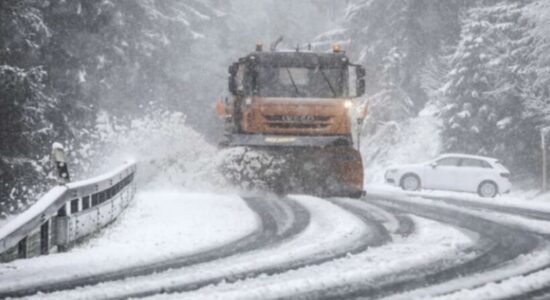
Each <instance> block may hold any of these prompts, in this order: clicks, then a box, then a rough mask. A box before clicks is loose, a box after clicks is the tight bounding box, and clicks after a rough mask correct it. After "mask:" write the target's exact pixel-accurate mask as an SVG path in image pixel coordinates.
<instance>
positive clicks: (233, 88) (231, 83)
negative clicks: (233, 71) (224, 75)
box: [227, 76, 237, 95]
mask: <svg viewBox="0 0 550 300" xmlns="http://www.w3.org/2000/svg"><path fill="white" fill-rule="evenodd" d="M227 80H228V82H227V88H228V89H229V92H230V93H231V94H232V95H236V94H237V84H236V83H235V76H229V78H228V79H227Z"/></svg>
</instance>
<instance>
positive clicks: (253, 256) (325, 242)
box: [36, 196, 370, 299]
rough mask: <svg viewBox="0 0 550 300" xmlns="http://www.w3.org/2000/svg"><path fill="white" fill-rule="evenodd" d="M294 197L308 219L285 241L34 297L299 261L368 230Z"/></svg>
mask: <svg viewBox="0 0 550 300" xmlns="http://www.w3.org/2000/svg"><path fill="white" fill-rule="evenodd" d="M296 200H297V201H298V202H299V203H300V204H302V205H303V206H305V207H306V208H307V210H308V211H309V212H310V213H311V221H310V224H309V225H308V227H307V228H306V229H305V230H304V231H303V232H302V233H300V234H299V235H298V236H296V237H294V238H292V239H291V240H289V241H286V242H285V243H281V244H277V245H276V246H274V247H270V248H264V249H261V250H259V251H253V252H248V253H243V254H240V255H236V256H233V257H228V258H225V259H220V260H217V261H212V262H209V263H204V264H199V265H194V266H189V267H186V268H183V269H177V270H170V271H166V272H163V273H159V274H154V275H151V276H142V277H137V278H129V279H127V280H124V281H121V282H107V283H103V284H100V285H98V286H94V287H84V288H81V289H79V290H75V291H67V292H60V293H53V294H49V295H40V296H37V297H36V298H40V299H44V298H46V299H48V298H50V299H61V298H63V299H83V298H87V299H97V298H105V297H106V296H107V295H108V296H109V297H117V296H123V297H126V296H124V295H125V293H128V292H130V293H135V292H139V291H143V290H148V289H156V288H159V287H168V286H171V285H173V284H185V283H191V282H197V281H200V280H208V279H212V278H218V277H220V276H224V277H229V276H231V275H234V274H239V273H243V272H253V271H255V270H258V269H261V268H269V267H275V266H280V265H282V264H286V263H289V262H299V261H303V260H304V259H310V258H312V257H324V256H327V255H331V253H334V252H338V251H342V250H343V249H349V248H350V247H351V246H353V245H356V244H357V243H358V242H360V241H361V240H364V239H365V238H366V236H365V235H367V234H370V232H369V230H368V228H366V227H365V224H364V223H363V222H362V221H361V220H359V219H358V218H357V217H355V216H354V215H352V214H350V213H349V212H347V211H345V210H342V209H340V208H339V207H338V206H336V205H334V204H332V203H329V202H327V201H324V200H322V199H319V198H315V197H308V196H299V197H297V198H296ZM208 219H209V220H211V219H212V218H208ZM46 296H47V297H46ZM180 297H181V296H180ZM176 298H179V297H176ZM199 298H200V297H199Z"/></svg>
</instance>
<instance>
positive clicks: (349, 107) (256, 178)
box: [216, 45, 365, 197]
mask: <svg viewBox="0 0 550 300" xmlns="http://www.w3.org/2000/svg"><path fill="white" fill-rule="evenodd" d="M364 77H365V69H364V68H363V67H361V66H359V65H355V64H352V63H351V62H350V61H349V59H348V58H347V56H346V55H345V53H344V52H342V51H341V50H340V48H339V47H338V46H333V51H332V52H326V53H325V52H323V53H318V52H317V53H316V52H312V51H299V50H292V51H262V47H261V45H257V46H256V51H254V52H252V53H250V54H248V55H246V56H244V57H242V58H240V59H239V60H238V61H237V62H236V63H234V64H232V65H231V66H230V67H229V92H230V93H231V96H230V97H228V98H226V99H225V100H218V102H217V104H216V110H217V112H218V114H219V115H220V116H221V117H222V118H223V119H224V120H225V139H224V141H222V142H221V143H220V145H221V146H222V147H225V148H235V149H240V150H238V151H235V154H234V155H233V161H231V163H228V164H227V165H226V167H224V170H223V171H224V173H226V175H227V176H228V177H230V178H231V179H232V180H234V181H235V182H236V183H239V184H241V186H243V185H242V183H244V182H246V184H245V185H244V186H245V187H248V188H257V187H258V186H257V185H260V186H261V185H263V186H261V187H263V188H268V189H271V190H272V191H274V192H276V193H281V194H286V193H291V192H292V193H308V194H315V195H322V196H347V197H360V196H361V195H362V194H364V192H363V163H362V159H361V155H360V152H359V151H358V150H357V149H356V146H357V144H358V141H356V139H355V138H354V137H355V135H354V134H353V133H352V132H353V130H354V128H355V127H356V126H354V124H352V121H353V120H357V122H360V121H359V120H362V119H361V118H363V117H364V116H361V117H359V118H355V116H353V112H354V111H355V110H356V103H355V101H356V98H357V97H359V96H361V95H363V94H364V92H365V80H364ZM251 173H254V174H251ZM260 183H261V184H260Z"/></svg>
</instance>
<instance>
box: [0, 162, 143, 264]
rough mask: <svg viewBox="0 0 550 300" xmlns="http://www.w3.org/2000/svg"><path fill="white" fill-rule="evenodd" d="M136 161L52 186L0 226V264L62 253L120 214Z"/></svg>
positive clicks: (127, 200) (131, 186)
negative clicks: (80, 179) (94, 175)
mask: <svg viewBox="0 0 550 300" xmlns="http://www.w3.org/2000/svg"><path fill="white" fill-rule="evenodd" d="M136 171H137V166H136V162H134V161H131V162H127V163H125V164H124V165H123V166H121V167H119V168H117V169H115V170H113V171H111V172H109V173H107V174H104V175H101V176H98V177H96V178H92V179H87V180H83V181H78V182H73V183H68V184H66V185H63V186H56V187H54V188H53V189H51V190H50V191H49V192H48V193H46V194H45V195H44V196H43V197H42V198H40V199H39V200H38V201H37V202H36V203H35V204H34V205H33V206H31V207H30V208H29V209H28V210H26V211H24V212H23V213H21V214H20V215H18V216H17V217H15V218H14V219H12V220H10V221H9V222H8V223H7V224H5V225H4V226H2V227H0V262H7V261H11V260H14V259H18V258H27V257H33V256H37V255H42V254H48V253H53V252H57V251H64V250H66V249H67V248H68V247H70V246H71V245H72V244H74V243H75V242H76V241H78V240H80V239H82V238H84V237H86V236H88V235H90V234H91V233H94V232H96V231H97V230H99V229H100V228H102V227H104V226H105V225H107V224H109V223H110V222H112V221H113V220H115V219H116V217H118V215H120V213H121V212H122V211H123V210H124V209H125V208H126V207H127V206H128V204H130V202H131V200H132V199H133V196H134V194H135V184H134V177H135V173H136Z"/></svg>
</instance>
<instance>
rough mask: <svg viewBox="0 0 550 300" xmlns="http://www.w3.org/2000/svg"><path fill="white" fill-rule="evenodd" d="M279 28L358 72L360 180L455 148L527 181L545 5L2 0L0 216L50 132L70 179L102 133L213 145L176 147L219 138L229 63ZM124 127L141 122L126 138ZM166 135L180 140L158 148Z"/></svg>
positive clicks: (545, 56)
mask: <svg viewBox="0 0 550 300" xmlns="http://www.w3.org/2000/svg"><path fill="white" fill-rule="evenodd" d="M280 35H283V36H285V46H286V47H292V48H294V47H295V46H296V45H297V44H302V45H306V44H308V43H312V44H313V45H314V47H316V48H317V49H318V50H327V49H329V47H330V44H331V43H333V42H340V43H341V44H342V45H343V48H344V49H345V50H346V51H347V52H348V53H349V55H350V56H351V58H352V59H353V60H354V61H357V62H359V63H361V64H363V65H364V66H365V67H366V68H367V95H366V96H365V98H364V101H366V102H368V105H369V108H370V116H369V118H368V122H367V123H366V124H365V126H364V128H363V131H362V134H363V136H364V138H365V141H364V142H363V153H364V155H365V160H366V167H367V173H368V174H369V173H371V172H374V171H375V170H377V168H383V167H385V164H387V163H390V162H413V161H418V160H419V159H421V158H426V159H428V158H430V157H432V156H434V155H436V154H437V153H439V152H443V151H456V152H466V153H471V154H482V155H489V156H494V157H498V158H499V159H501V160H502V161H503V162H504V163H505V164H506V165H508V166H509V167H510V169H512V170H513V173H514V177H515V179H516V181H517V182H520V183H521V184H524V185H526V186H528V185H529V183H530V182H534V180H537V176H538V175H537V174H539V173H540V170H541V150H540V134H539V131H540V129H541V128H544V127H547V126H550V106H549V96H550V95H549V94H550V85H549V84H550V51H549V48H550V3H549V2H548V1H546V0H446V1H433V0H346V1H335V0H301V1H296V0H261V1H256V0H255V1H247V0H232V1H224V0H117V1H114V0H101V1H99V0H98V1H91V0H90V1H88V0H71V1H65V0H49V1H41V0H2V1H0V187H1V188H0V216H3V215H6V214H9V213H14V212H17V211H18V210H21V209H24V208H25V207H26V206H28V204H30V203H32V201H34V200H35V199H36V197H37V196H38V195H39V194H40V193H42V192H43V191H44V190H45V189H47V188H48V187H51V185H52V183H53V180H54V178H53V177H52V175H51V172H50V171H51V170H50V169H51V166H50V164H49V153H50V150H51V144H52V142H54V141H60V142H62V143H63V144H65V145H66V147H67V148H68V150H69V157H70V163H71V166H72V168H73V172H74V173H75V174H74V177H79V176H90V173H91V172H92V171H91V169H92V168H94V166H98V165H101V163H99V162H104V161H105V157H106V155H107V154H110V153H111V152H109V151H112V147H113V144H114V143H115V142H119V145H118V147H119V148H120V147H123V148H124V147H133V146H135V145H133V144H136V143H146V141H147V140H153V141H157V140H158V142H159V143H161V139H164V140H166V139H168V140H171V141H168V142H166V141H164V143H165V144H166V147H168V148H169V147H173V148H177V147H178V145H182V147H187V149H188V150H189V151H194V153H195V155H200V154H201V152H207V151H212V150H211V149H206V148H200V147H199V148H197V147H190V146H189V145H190V144H193V143H195V140H203V139H206V140H207V141H208V142H210V144H214V143H215V142H216V140H217V138H219V137H220V135H221V127H220V126H221V125H220V122H219V121H218V120H217V118H216V117H215V114H214V110H213V103H214V100H215V99H216V98H218V97H221V96H224V95H226V92H225V89H226V85H227V83H226V77H227V73H226V72H227V66H228V65H229V64H230V63H231V62H232V61H234V60H235V59H236V58H237V57H240V56H243V55H244V54H246V53H248V52H250V51H251V50H252V49H253V47H254V44H255V43H256V42H257V41H263V42H264V43H265V44H269V43H270V42H271V41H273V40H275V39H276V38H277V37H278V36H280ZM136 122H137V124H138V125H136ZM166 122H168V125H166ZM174 124H175V126H174ZM179 125H181V126H182V128H180V129H178V126H179ZM136 126H140V128H141V130H143V128H147V129H148V130H149V131H146V132H140V133H139V134H134V135H133V137H134V139H130V138H128V137H129V136H132V132H134V131H133V130H134V129H135V127H136ZM183 127H185V128H183ZM167 132H169V134H170V135H168V133H167ZM197 132H198V133H197ZM178 134H179V136H181V137H182V138H181V139H184V140H185V139H187V140H185V141H183V142H182V141H180V142H179V143H178V142H174V143H170V142H173V141H174V140H177V139H178V138H177V137H178ZM189 140H192V141H189ZM205 144H206V143H205ZM157 146H158V145H157ZM158 147H161V146H158ZM191 148H193V149H191ZM149 150H151V151H149ZM154 151H156V150H155V148H154V147H153V148H148V151H147V152H148V153H150V155H151V157H154V154H155V153H154ZM174 151H175V152H174V153H180V152H178V151H180V150H178V149H175V150H174ZM380 161H382V162H384V163H383V164H380V163H377V162H380ZM371 170H372V171H371ZM373 180H374V179H373Z"/></svg>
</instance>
